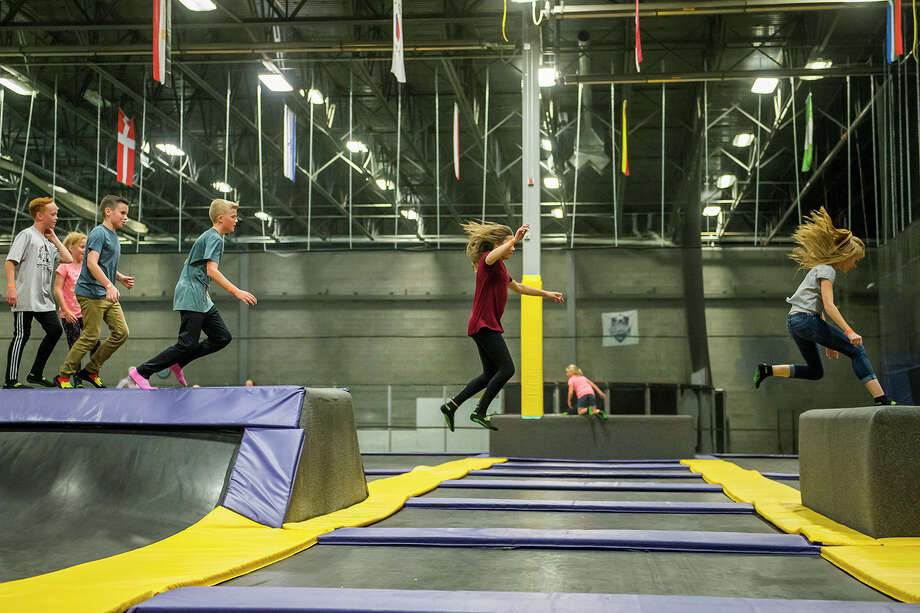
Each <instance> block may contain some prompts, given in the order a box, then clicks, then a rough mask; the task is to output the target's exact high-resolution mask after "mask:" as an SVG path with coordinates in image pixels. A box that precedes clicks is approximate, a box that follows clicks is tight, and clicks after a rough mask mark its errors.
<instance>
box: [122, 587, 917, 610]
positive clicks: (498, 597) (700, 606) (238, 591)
mask: <svg viewBox="0 0 920 613" xmlns="http://www.w3.org/2000/svg"><path fill="white" fill-rule="evenodd" d="M523 611H526V612H527V613H586V612H587V611H610V612H611V613H652V612H654V613H700V612H701V611H705V612H706V613H917V612H920V605H916V604H902V603H894V602H854V601H842V600H781V599H766V598H717V597H711V596H652V595H646V594H570V593H560V592H544V593H536V592H470V591H463V592H460V591H458V592H449V591H435V590H360V589H337V588H315V587H230V586H228V587H183V588H179V589H176V590H171V591H169V592H165V593H163V594H158V595H156V596H154V597H153V598H151V599H150V600H148V601H146V602H142V603H140V604H139V605H136V606H135V607H134V608H133V609H131V610H130V611H129V613H179V612H183V613H185V612H188V613H227V612H230V613H275V612H277V613H320V612H322V613H423V612H426V613H521V612H523Z"/></svg>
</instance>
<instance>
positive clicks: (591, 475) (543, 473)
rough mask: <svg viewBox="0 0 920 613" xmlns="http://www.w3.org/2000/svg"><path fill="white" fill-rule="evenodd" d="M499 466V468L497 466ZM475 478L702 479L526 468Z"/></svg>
mask: <svg viewBox="0 0 920 613" xmlns="http://www.w3.org/2000/svg"><path fill="white" fill-rule="evenodd" d="M499 466H501V465H500V464H499ZM469 475H470V476H473V475H475V476H477V477H574V478H576V479H702V478H703V475H701V474H700V473H691V472H685V471H679V470H655V471H652V470H645V471H636V470H539V469H528V468H486V469H483V470H472V471H470V472H469Z"/></svg>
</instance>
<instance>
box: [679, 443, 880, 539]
mask: <svg viewBox="0 0 920 613" xmlns="http://www.w3.org/2000/svg"><path fill="white" fill-rule="evenodd" d="M681 463H683V464H686V465H687V466H689V467H690V470H691V471H693V472H697V473H701V474H702V475H703V479H704V480H705V481H706V482H708V483H718V484H719V485H721V486H722V489H723V490H724V491H725V494H726V495H727V496H728V497H729V498H731V499H732V500H734V501H736V502H747V503H750V504H752V505H754V509H755V510H756V511H757V513H758V514H759V515H760V516H761V517H763V518H764V519H766V520H767V521H769V522H770V523H772V524H773V525H775V526H776V527H777V528H779V529H780V530H782V531H784V532H788V533H790V534H801V535H802V536H804V537H805V538H807V539H808V540H809V541H811V542H812V543H818V544H822V545H872V546H875V545H878V542H877V541H876V540H875V539H874V538H872V537H870V536H867V535H865V534H863V533H861V532H857V531H856V530H853V529H852V528H848V527H847V526H844V525H843V524H840V523H837V522H835V521H833V520H832V519H830V518H828V517H825V516H824V515H821V514H820V513H816V512H815V511H812V510H811V509H809V508H807V507H804V506H802V495H801V493H800V492H799V490H797V489H795V488H794V487H790V486H788V485H785V484H783V483H777V482H776V481H774V480H772V479H768V478H766V477H764V476H763V475H761V474H760V473H759V472H757V471H756V470H746V469H744V468H741V467H740V466H738V465H737V464H733V463H732V462H726V461H725V460H681Z"/></svg>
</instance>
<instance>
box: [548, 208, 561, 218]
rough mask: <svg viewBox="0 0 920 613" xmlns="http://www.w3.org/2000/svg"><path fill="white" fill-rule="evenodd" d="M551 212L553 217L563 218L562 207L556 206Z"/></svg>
mask: <svg viewBox="0 0 920 613" xmlns="http://www.w3.org/2000/svg"><path fill="white" fill-rule="evenodd" d="M551 213H552V215H553V217H555V218H556V219H562V209H560V208H555V209H553V210H552V211H551Z"/></svg>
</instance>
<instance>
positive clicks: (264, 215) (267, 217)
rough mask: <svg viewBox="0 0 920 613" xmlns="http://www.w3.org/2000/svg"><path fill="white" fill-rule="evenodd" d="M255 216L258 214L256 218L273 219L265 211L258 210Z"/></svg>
mask: <svg viewBox="0 0 920 613" xmlns="http://www.w3.org/2000/svg"><path fill="white" fill-rule="evenodd" d="M255 216H256V219H261V220H262V221H271V220H272V216H271V215H269V214H268V213H266V212H265V211H256V212H255Z"/></svg>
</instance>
